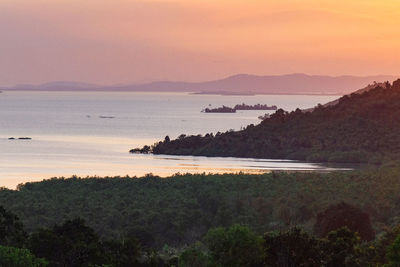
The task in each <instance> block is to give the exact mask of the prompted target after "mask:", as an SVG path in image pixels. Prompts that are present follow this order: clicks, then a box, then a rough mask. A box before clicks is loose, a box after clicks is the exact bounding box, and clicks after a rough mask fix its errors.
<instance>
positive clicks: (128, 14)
mask: <svg viewBox="0 0 400 267" xmlns="http://www.w3.org/2000/svg"><path fill="white" fill-rule="evenodd" d="M399 48H400V0H351V1H349V0H212V1H211V0H154V1H153V0H56V1H55V0H0V85H3V86H4V85H6V86H8V85H14V84H24V83H34V84H37V83H44V82H50V81H81V82H90V83H96V84H126V83H137V82H149V81H156V80H180V81H204V80H211V79H218V78H222V77H226V76H229V75H233V74H237V73H249V74H258V75H277V74H287V73H308V74H321V75H343V74H352V75H374V74H391V75H397V74H399V70H400V52H399Z"/></svg>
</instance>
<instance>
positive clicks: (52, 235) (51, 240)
mask: <svg viewBox="0 0 400 267" xmlns="http://www.w3.org/2000/svg"><path fill="white" fill-rule="evenodd" d="M29 246H30V249H31V251H32V252H33V253H34V254H35V255H36V256H38V257H42V258H46V259H47V260H49V261H50V263H51V265H52V266H88V265H90V264H92V265H95V264H100V263H101V262H102V259H101V254H102V253H101V249H100V243H99V238H98V236H97V235H96V234H95V232H94V231H93V230H92V229H91V228H89V227H87V226H86V225H85V223H84V221H83V220H82V219H74V220H68V221H66V222H65V223H64V224H63V225H60V226H59V225H55V226H54V227H53V228H52V229H42V230H39V231H38V232H36V233H34V234H33V235H32V236H31V238H30V242H29Z"/></svg>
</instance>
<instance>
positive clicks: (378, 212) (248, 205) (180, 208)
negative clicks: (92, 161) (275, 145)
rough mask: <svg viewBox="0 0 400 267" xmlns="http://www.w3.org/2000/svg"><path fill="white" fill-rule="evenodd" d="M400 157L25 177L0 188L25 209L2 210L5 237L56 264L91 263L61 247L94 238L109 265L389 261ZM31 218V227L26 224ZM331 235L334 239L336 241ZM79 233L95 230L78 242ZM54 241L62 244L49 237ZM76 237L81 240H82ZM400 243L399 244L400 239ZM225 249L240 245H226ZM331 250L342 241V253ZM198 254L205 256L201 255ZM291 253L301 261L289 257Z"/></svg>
mask: <svg viewBox="0 0 400 267" xmlns="http://www.w3.org/2000/svg"><path fill="white" fill-rule="evenodd" d="M398 165H399V164H398V162H391V163H387V164H384V165H383V166H381V167H379V168H372V169H367V170H359V171H353V172H333V173H315V172H295V173H287V172H272V173H269V174H264V175H248V174H236V175H234V174H223V175H222V174H221V175H206V174H203V175H200V174H199V175H191V174H186V175H175V176H173V177H170V178H159V177H156V176H152V175H147V176H146V177H142V178H129V177H114V178H107V177H106V178H96V177H94V178H78V177H72V178H69V179H64V178H54V179H50V180H45V181H42V182H33V183H26V184H23V185H20V186H19V187H18V188H17V190H9V189H5V188H4V189H2V190H1V191H0V203H1V205H2V206H3V207H4V208H5V209H6V210H7V211H10V212H12V213H14V214H16V216H8V217H11V218H13V219H12V220H14V221H15V220H16V218H17V217H18V218H19V219H20V222H21V223H12V225H13V226H12V227H8V226H7V227H5V226H4V225H5V224H6V223H5V222H9V221H10V220H9V219H8V220H4V219H0V222H1V223H0V225H1V226H2V227H1V228H0V245H2V246H11V247H15V248H20V249H22V250H23V251H22V252H21V251H18V253H17V252H15V253H16V255H20V254H21V253H22V254H23V255H25V256H26V257H28V258H29V257H35V259H36V258H37V260H39V261H41V259H45V261H47V262H50V266H89V265H79V264H78V265H74V264H75V263H74V264H72V263H71V264H70V265H69V264H67V265H63V263H59V262H57V261H69V260H71V259H69V258H68V259H64V258H62V257H61V256H57V257H55V256H52V255H56V252H54V251H53V249H54V250H56V249H59V250H61V251H64V250H66V249H71V250H72V252H71V253H78V252H76V251H75V250H76V249H83V248H82V247H85V246H86V245H87V244H89V245H90V244H91V242H94V243H93V244H92V245H90V246H91V247H95V248H96V249H98V251H97V250H96V251H97V252H96V251H95V252H93V253H94V254H93V255H97V256H93V257H94V258H93V262H92V263H91V264H100V263H101V264H109V266H134V265H130V264H132V263H130V264H128V265H124V264H122V263H118V262H117V259H116V258H119V256H115V255H124V256H123V258H124V259H125V257H126V258H127V259H126V260H127V261H131V260H132V261H135V262H136V261H137V264H139V265H140V264H155V263H154V261H156V262H158V263H157V264H159V263H160V262H162V264H163V265H161V266H172V265H175V266H176V265H178V261H180V262H181V264H179V265H178V266H338V265H333V264H332V263H329V262H331V261H333V258H336V257H339V258H340V257H341V259H337V260H340V261H341V262H343V261H350V262H352V264H350V263H348V264H347V265H343V266H367V265H365V263H366V262H378V263H379V264H385V263H388V262H389V261H390V257H389V256H387V255H388V254H387V253H389V251H390V247H391V245H392V244H393V243H394V242H395V238H396V236H397V235H398V234H399V233H400V231H399V230H398V223H399V218H400V208H399V207H400V200H399V194H398V192H400V180H399V179H398V175H399V173H400V167H398ZM77 218H80V219H77ZM12 220H11V221H12ZM22 225H23V230H18V229H20V228H21V229H22ZM71 227H72V228H71ZM293 227H295V228H293ZM341 227H347V228H348V229H341ZM75 228H77V229H78V230H76V229H75ZM2 229H7V230H5V231H4V230H3V232H1V231H2ZM9 229H14V230H15V229H17V234H16V236H17V237H16V238H14V237H13V238H11V239H10V238H4V237H1V234H2V233H3V235H7V233H9V232H10V230H9ZM92 229H93V230H92ZM296 229H297V230H296ZM337 229H339V230H337ZM340 229H341V230H340ZM14 230H13V231H14ZM336 230H337V231H336ZM13 231H11V232H13ZM25 231H26V232H25ZM65 231H67V232H65ZM79 231H83V232H84V233H79ZM231 231H232V232H231ZM332 231H334V232H332ZM335 231H336V232H335ZM338 234H340V235H345V236H346V237H341V240H342V239H343V238H345V240H346V242H350V243H351V244H350V245H349V244H342V245H343V247H339V248H334V247H331V246H335V245H334V244H329V242H336V241H335V240H336V239H335V238H337V237H335V235H338ZM332 235H333V236H334V237H332V238H333V241H332V240H331V241H329V240H330V239H329V238H330V237H329V236H332ZM71 238H72V239H74V238H77V239H79V238H89V239H88V240H86V239H85V240H83V241H79V242H78V241H76V240H75V241H73V240H69V239H71ZM231 238H233V239H237V240H229V239H231ZM225 239H228V240H225ZM298 239H301V241H299V240H298ZM5 240H16V241H13V242H8V241H7V242H5ZM296 240H297V241H296ZM342 241H343V240H342ZM342 241H341V242H342ZM35 242H36V243H35ZM52 242H54V243H55V245H50V244H52ZM219 242H222V243H221V244H220V243H219ZM282 242H283V243H282ZM285 242H288V243H285ZM298 242H308V243H309V246H315V247H314V248H313V249H310V251H308V252H307V251H303V252H302V253H305V254H304V255H302V256H301V257H307V256H306V255H307V253H313V254H315V251H318V253H320V254H318V255H317V254H315V255H314V256H315V257H317V258H313V259H307V261H308V260H312V261H318V262H320V263H321V265H320V264H317V265H315V264H314V265H313V264H311V263H309V264H305V263H304V264H300V262H302V261H303V260H306V259H300V258H299V259H297V258H296V257H300V255H299V254H298V253H300V252H293V253H294V254H293V255H292V254H291V253H292V252H290V250H292V249H293V250H299V249H305V248H304V247H302V245H299V244H300V243H299V244H298ZM75 243H77V244H80V245H79V246H82V247H78V248H76V247H74V245H73V244H75ZM398 243H399V244H398V245H397V246H400V240H399V241H398ZM56 244H58V245H57V246H61V247H62V248H59V247H57V246H56ZM274 244H275V245H274ZM296 244H298V245H296ZM125 245H126V246H128V248H125V247H124V246H125ZM64 246H69V247H68V248H65V247H64ZM224 246H228V247H229V246H239V247H235V248H229V249H228V248H227V247H224ZM240 246H244V247H240ZM246 246H249V247H246ZM317 248H318V249H317ZM4 249H10V248H8V247H5V248H4ZM84 249H88V248H84ZM224 249H228V250H229V251H230V252H229V253H231V254H232V255H227V254H226V253H227V252H223V251H220V252H218V251H219V250H224ZM232 249H237V250H240V251H242V250H243V251H244V250H246V249H249V251H248V253H250V254H248V255H247V254H246V253H247V252H246V253H244V254H243V253H242V254H240V255H236V254H237V253H233V252H232V251H231V250H232ZM1 250H2V248H1V247H0V254H1V253H2V252H1ZM277 250H282V251H277ZM332 250H338V252H337V253H338V255H336V254H335V253H336V252H335V253H334V252H332ZM343 250H348V251H347V252H343ZM99 251H100V252H99ZM101 251H108V252H104V253H102V252H101ZM135 251H136V252H135ZM257 251H258V252H257ZM312 251H313V252H312ZM58 253H60V252H58ZM85 253H86V252H85ZM87 253H89V252H87ZM124 253H125V254H124ZM251 253H253V254H251ZM254 253H255V254H254ZM282 253H283V254H282ZM285 253H286V254H285ZM396 253H398V251H397V252H396ZM61 254H62V253H61ZM89 254H90V253H89ZM72 255H75V254H72ZM85 255H86V254H85ZM98 255H109V256H110V257H111V258H108V259H104V258H101V257H100V258H97V257H98ZM129 255H130V256H129ZM249 255H250V256H251V255H252V256H251V259H252V260H253V259H254V262H251V261H249V262H248V264H243V265H232V261H233V262H241V260H242V261H243V260H244V259H247V260H249V257H250V256H249ZM282 255H285V256H282ZM296 255H297V256H296ZM340 255H341V256H340ZM314 256H313V257H314ZM65 257H68V255H67V256H65ZM70 257H75V256H70ZM87 257H89V256H87ZM112 257H114V258H112ZM121 257H122V256H121ZM236 257H243V259H241V260H240V259H237V258H236ZM282 257H284V258H282ZM293 257H294V258H293ZM332 257H333V258H332ZM349 257H350V258H349ZM0 258H1V257H0ZM89 258H90V257H89ZM94 259H96V260H94ZM196 260H199V261H204V262H203V263H202V264H200V265H195V264H194V263H193V261H196ZM282 260H286V261H298V264H295V265H280V264H279V262H280V261H282ZM353 261H356V262H358V263H357V264H358V265H354V264H355V263H354V262H353ZM185 262H186V263H185ZM188 262H189V263H188ZM205 262H206V263H205ZM242 263H243V262H242ZM139 265H138V266H139ZM32 266H41V265H32ZM92 266H94V265H92ZM98 266H101V265H98ZM149 266H150V265H149ZM151 266H160V265H151ZM371 266H379V265H371Z"/></svg>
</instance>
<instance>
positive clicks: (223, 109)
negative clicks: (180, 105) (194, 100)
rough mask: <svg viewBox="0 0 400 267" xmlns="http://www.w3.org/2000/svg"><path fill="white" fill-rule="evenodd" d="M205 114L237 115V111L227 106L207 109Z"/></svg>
mask: <svg viewBox="0 0 400 267" xmlns="http://www.w3.org/2000/svg"><path fill="white" fill-rule="evenodd" d="M202 112H205V113H236V109H234V108H230V107H227V106H222V107H220V108H206V109H204V110H202Z"/></svg>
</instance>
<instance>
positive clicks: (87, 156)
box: [0, 91, 347, 188]
mask: <svg viewBox="0 0 400 267" xmlns="http://www.w3.org/2000/svg"><path fill="white" fill-rule="evenodd" d="M336 98H337V96H299V95H257V96H215V95H190V94H185V93H124V92H9V91H6V92H3V93H2V94H0V129H1V130H0V186H6V187H11V188H13V187H15V186H16V185H17V184H19V183H23V182H27V181H38V180H42V179H44V178H50V177H54V176H65V177H68V176H71V175H79V176H88V175H98V176H105V175H108V176H114V175H121V176H122V175H131V176H134V175H137V176H140V175H143V174H146V173H150V172H151V173H153V174H158V175H161V176H167V175H170V174H173V173H176V172H181V173H185V172H191V173H196V172H207V173H208V172H213V173H215V172H219V173H220V172H239V171H245V172H252V173H253V172H254V173H258V172H266V171H270V170H319V171H323V170H332V169H335V168H332V167H327V166H324V165H320V164H309V163H302V162H293V161H282V160H278V161H276V160H259V159H238V158H206V157H179V156H155V155H132V154H129V153H128V151H129V150H130V149H131V148H134V147H139V146H143V145H145V144H152V143H154V142H156V141H158V140H162V139H164V137H165V136H166V135H169V136H170V137H171V138H176V137H177V136H179V135H180V134H182V133H185V134H199V133H200V134H205V133H209V132H214V133H216V132H218V131H221V132H224V131H227V130H230V129H234V130H238V129H240V128H241V127H245V126H247V125H249V124H252V123H253V124H257V123H259V122H260V120H259V119H258V118H257V117H258V116H260V115H264V114H265V113H271V112H272V111H238V112H237V113H234V114H222V113H201V112H200V111H201V110H202V109H204V108H206V107H208V106H209V105H211V107H219V106H222V105H227V106H234V105H235V104H239V103H242V102H244V103H246V104H257V103H261V104H268V105H277V106H278V107H279V108H283V109H285V110H288V111H291V110H294V109H296V108H309V107H313V106H315V105H316V104H318V103H321V104H323V103H326V102H329V101H331V100H333V99H336ZM10 137H15V138H18V137H31V138H32V140H8V138H10ZM339 169H340V166H339ZM344 169H347V168H344Z"/></svg>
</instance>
